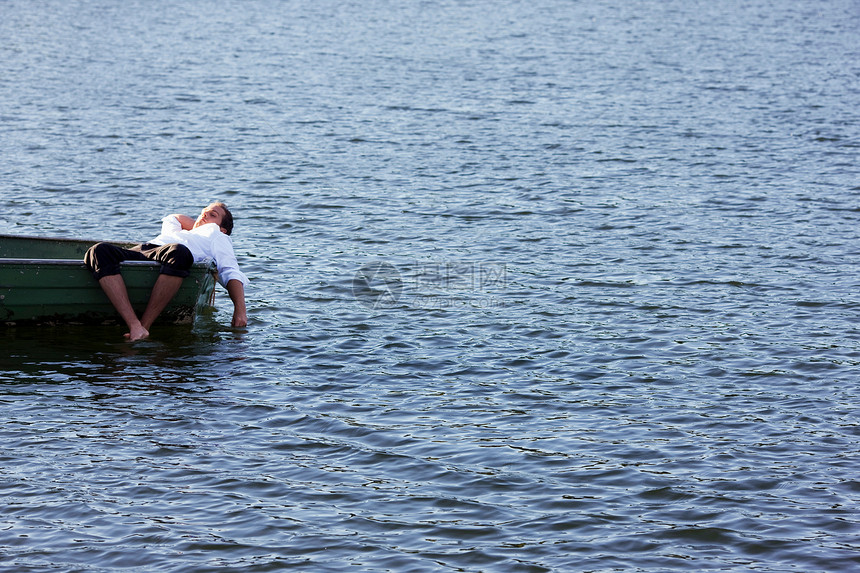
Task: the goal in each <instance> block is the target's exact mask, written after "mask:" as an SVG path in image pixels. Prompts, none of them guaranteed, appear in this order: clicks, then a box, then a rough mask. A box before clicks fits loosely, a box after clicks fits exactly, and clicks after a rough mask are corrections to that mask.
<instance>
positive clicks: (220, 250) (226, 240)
mask: <svg viewBox="0 0 860 573" xmlns="http://www.w3.org/2000/svg"><path fill="white" fill-rule="evenodd" d="M218 235H219V236H218V238H217V239H216V240H215V242H214V245H213V246H212V250H213V253H212V254H213V255H215V266H216V267H218V282H219V283H221V285H222V286H224V287H225V288H226V286H227V283H228V282H230V281H231V280H233V279H235V280H238V281H239V282H241V283H242V284H243V285H245V286H248V283H249V282H250V281H248V277H247V276H245V273H243V272H242V271H240V270H239V262H238V261H237V260H236V253H235V252H234V251H233V241H231V240H230V237H228V236H227V235H225V234H224V233H221V232H220V231H219V232H218Z"/></svg>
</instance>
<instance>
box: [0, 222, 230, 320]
mask: <svg viewBox="0 0 860 573" xmlns="http://www.w3.org/2000/svg"><path fill="white" fill-rule="evenodd" d="M96 242H97V241H82V240H69V239H45V238H39V237H8V236H0V324H4V325H11V324H15V325H17V324H62V323H65V324H111V323H118V322H121V319H120V317H119V316H118V315H117V313H116V311H115V310H114V308H113V305H111V303H110V301H109V300H108V298H107V296H106V295H105V294H104V292H103V291H102V289H101V288H100V287H99V285H98V283H97V282H96V280H95V279H94V278H93V276H92V274H91V273H90V271H89V270H88V269H87V268H86V265H85V264H84V263H83V256H84V253H86V251H87V249H88V248H89V247H90V246H92V245H93V244H95V243H96ZM159 269H160V264H159V263H156V262H151V261H126V262H124V263H123V264H122V271H121V272H122V275H123V278H124V279H125V283H126V287H127V289H128V295H129V300H130V301H131V303H132V306H133V307H134V309H135V311H136V312H137V313H138V315H140V314H142V313H143V310H144V309H145V308H146V304H147V302H148V300H149V294H150V292H151V291H152V287H153V285H154V284H155V281H156V279H157V278H158V275H159ZM214 289H215V269H214V265H213V264H211V263H195V264H194V265H193V267H192V269H191V275H190V276H189V277H188V278H186V279H185V280H184V281H182V286H181V287H180V289H179V292H178V293H177V294H176V296H175V297H174V298H173V300H171V302H170V304H169V305H168V306H167V308H165V310H164V311H163V312H162V313H161V315H160V316H159V318H158V321H157V323H169V324H190V323H192V322H193V321H194V319H195V318H196V316H197V315H198V314H199V313H200V312H201V311H202V310H203V309H205V308H207V307H209V306H211V304H212V298H213V295H214Z"/></svg>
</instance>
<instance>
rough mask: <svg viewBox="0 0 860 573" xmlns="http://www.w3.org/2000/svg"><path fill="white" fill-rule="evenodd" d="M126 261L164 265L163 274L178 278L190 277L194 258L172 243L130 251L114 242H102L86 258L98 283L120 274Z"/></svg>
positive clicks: (92, 248) (141, 246)
mask: <svg viewBox="0 0 860 573" xmlns="http://www.w3.org/2000/svg"><path fill="white" fill-rule="evenodd" d="M123 261H157V262H159V263H161V271H160V272H161V274H164V275H171V276H174V277H183V278H185V277H187V276H188V274H189V269H191V265H192V264H194V255H192V254H191V251H190V250H188V247H186V246H185V245H180V244H178V243H170V244H168V245H152V244H150V243H144V244H142V245H136V246H134V247H132V248H130V249H124V248H122V247H117V246H116V245H112V244H110V243H98V244H96V245H93V246H92V247H90V249H89V250H88V251H87V254H86V256H85V257H84V262H85V263H86V265H87V268H89V269H90V271H92V273H93V276H94V277H95V278H96V280H99V279H101V278H102V277H106V276H110V275H118V274H119V269H120V263H122V262H123Z"/></svg>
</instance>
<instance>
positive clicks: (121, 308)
mask: <svg viewBox="0 0 860 573" xmlns="http://www.w3.org/2000/svg"><path fill="white" fill-rule="evenodd" d="M99 285H100V286H101V287H102V290H103V291H104V292H105V294H106V295H107V297H108V300H110V302H111V304H112V305H113V307H114V308H115V309H116V311H117V312H118V313H119V315H120V317H122V319H123V321H125V324H126V325H127V326H128V333H127V334H126V335H125V337H126V338H128V339H129V340H140V339H142V338H146V337H147V336H149V328H148V327H144V326H143V325H142V324H141V321H140V320H138V318H137V315H136V314H135V313H134V309H133V308H132V307H131V301H129V300H128V290H127V289H126V288H125V281H124V280H123V278H122V275H108V276H105V277H102V278H101V279H99Z"/></svg>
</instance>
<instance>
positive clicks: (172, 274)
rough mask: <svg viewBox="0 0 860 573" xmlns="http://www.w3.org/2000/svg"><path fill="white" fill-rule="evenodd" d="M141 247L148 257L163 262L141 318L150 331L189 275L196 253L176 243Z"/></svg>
mask: <svg viewBox="0 0 860 573" xmlns="http://www.w3.org/2000/svg"><path fill="white" fill-rule="evenodd" d="M140 249H141V252H142V253H143V256H145V257H146V258H147V259H149V260H151V261H158V262H160V263H161V274H159V275H158V279H157V280H156V281H155V284H154V285H153V287H152V293H151V294H150V295H149V302H148V303H147V304H146V310H144V311H143V316H142V317H141V318H140V322H141V325H142V326H143V328H144V329H146V330H147V331H148V330H149V328H150V327H151V326H152V323H153V322H155V319H157V318H158V316H159V315H160V314H161V311H163V310H164V309H165V308H166V307H167V305H168V304H169V303H170V301H171V300H173V297H174V296H175V295H176V293H177V292H178V291H179V287H181V286H182V280H183V279H184V278H185V277H187V276H188V274H189V269H190V268H191V265H192V264H193V263H194V255H192V254H191V251H189V250H188V247H186V246H184V245H179V244H174V243H171V244H168V245H161V246H156V245H142V246H141V247H140Z"/></svg>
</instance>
